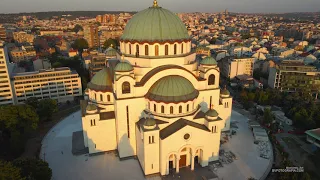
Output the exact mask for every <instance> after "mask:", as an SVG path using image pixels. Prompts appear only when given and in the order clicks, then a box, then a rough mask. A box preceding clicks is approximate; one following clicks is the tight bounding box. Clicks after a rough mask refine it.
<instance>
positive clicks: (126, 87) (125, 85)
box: [122, 81, 130, 94]
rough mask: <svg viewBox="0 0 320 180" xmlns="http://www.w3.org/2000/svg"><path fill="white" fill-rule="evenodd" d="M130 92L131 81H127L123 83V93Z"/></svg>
mask: <svg viewBox="0 0 320 180" xmlns="http://www.w3.org/2000/svg"><path fill="white" fill-rule="evenodd" d="M128 93H130V83H129V82H127V81H126V82H124V83H122V94H128Z"/></svg>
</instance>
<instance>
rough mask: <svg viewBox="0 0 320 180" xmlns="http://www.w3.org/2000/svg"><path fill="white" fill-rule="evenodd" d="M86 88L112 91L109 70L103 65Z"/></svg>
mask: <svg viewBox="0 0 320 180" xmlns="http://www.w3.org/2000/svg"><path fill="white" fill-rule="evenodd" d="M88 88H89V89H92V90H96V91H112V81H111V75H110V70H109V69H108V68H106V67H104V68H103V69H102V70H100V71H99V72H97V73H96V74H95V75H94V76H93V78H92V79H91V81H90V82H89V83H88Z"/></svg>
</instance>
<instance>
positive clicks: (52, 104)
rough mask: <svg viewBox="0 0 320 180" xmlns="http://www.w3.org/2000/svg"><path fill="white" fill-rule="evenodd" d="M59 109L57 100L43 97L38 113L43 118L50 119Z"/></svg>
mask: <svg viewBox="0 0 320 180" xmlns="http://www.w3.org/2000/svg"><path fill="white" fill-rule="evenodd" d="M57 111H58V106H57V101H56V100H54V99H43V100H41V101H40V102H39V106H38V114H39V117H40V118H41V119H44V120H50V119H51V117H52V115H53V113H55V112H57Z"/></svg>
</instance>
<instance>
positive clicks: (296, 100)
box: [239, 89, 320, 130]
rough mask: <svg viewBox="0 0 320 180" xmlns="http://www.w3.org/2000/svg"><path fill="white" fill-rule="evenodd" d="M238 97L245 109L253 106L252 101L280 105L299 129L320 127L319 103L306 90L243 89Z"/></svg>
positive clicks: (260, 103)
mask: <svg viewBox="0 0 320 180" xmlns="http://www.w3.org/2000/svg"><path fill="white" fill-rule="evenodd" d="M239 98H240V101H241V102H242V103H243V105H244V108H246V109H248V108H251V107H253V104H254V103H257V104H259V105H270V106H273V105H275V106H279V107H282V109H283V111H284V112H285V114H286V116H287V117H288V118H290V119H291V120H292V121H293V124H294V126H296V127H297V128H299V129H302V130H307V129H313V128H319V127H320V105H318V104H316V103H315V102H314V98H313V97H312V95H311V93H310V92H308V91H303V92H295V93H286V92H280V91H278V90H274V89H266V90H259V89H254V90H247V89H243V90H242V91H241V92H240V96H239Z"/></svg>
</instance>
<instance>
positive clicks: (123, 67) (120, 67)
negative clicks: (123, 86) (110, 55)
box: [114, 62, 133, 72]
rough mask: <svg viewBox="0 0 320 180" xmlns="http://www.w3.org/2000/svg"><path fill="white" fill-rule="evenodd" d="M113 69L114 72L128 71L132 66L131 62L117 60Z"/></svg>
mask: <svg viewBox="0 0 320 180" xmlns="http://www.w3.org/2000/svg"><path fill="white" fill-rule="evenodd" d="M114 70H115V71H116V72H128V71H132V70H133V67H132V66H131V64H129V63H127V62H119V63H118V64H117V66H116V67H115V69H114Z"/></svg>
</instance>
